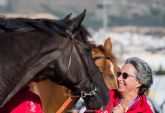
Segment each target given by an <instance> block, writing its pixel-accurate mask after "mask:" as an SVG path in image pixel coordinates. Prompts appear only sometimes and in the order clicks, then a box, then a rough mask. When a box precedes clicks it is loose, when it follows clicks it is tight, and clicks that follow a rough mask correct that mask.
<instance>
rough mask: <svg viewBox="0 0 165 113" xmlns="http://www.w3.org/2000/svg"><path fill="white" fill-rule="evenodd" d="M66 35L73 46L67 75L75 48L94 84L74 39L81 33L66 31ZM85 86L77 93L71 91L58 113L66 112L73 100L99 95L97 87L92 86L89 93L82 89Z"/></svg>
mask: <svg viewBox="0 0 165 113" xmlns="http://www.w3.org/2000/svg"><path fill="white" fill-rule="evenodd" d="M66 33H67V34H68V37H69V39H70V41H71V42H72V46H71V49H70V56H69V62H68V66H67V69H68V71H67V73H66V74H68V72H69V69H70V66H71V62H72V52H73V46H75V48H76V51H77V53H78V55H79V57H80V60H81V63H82V65H83V67H84V69H85V73H86V75H87V77H89V80H90V82H91V83H93V80H92V78H91V76H90V73H89V72H88V69H87V68H88V67H87V66H86V63H85V61H84V59H83V57H82V56H81V53H80V52H79V51H80V49H79V47H78V46H77V44H76V40H75V39H74V38H75V37H76V36H77V34H78V33H79V31H77V32H76V33H75V34H72V33H71V32H69V31H68V30H66ZM98 71H99V69H98V70H97V71H95V72H94V73H92V74H94V75H95V74H97V72H98ZM63 80H64V79H63ZM63 80H62V81H63ZM85 84H86V83H84V84H83V85H82V86H83V87H82V88H80V90H78V91H76V92H70V91H68V96H69V97H68V98H67V100H65V102H64V103H63V104H62V105H61V106H60V108H59V109H58V110H57V112H56V113H61V112H62V111H63V110H65V108H66V107H67V106H68V105H69V104H70V103H71V102H72V100H73V98H80V97H81V98H85V97H87V96H93V95H96V94H97V93H96V92H97V88H96V87H95V86H93V85H91V86H90V87H91V91H89V92H85V91H83V90H82V89H83V88H84V86H85ZM79 92H80V96H79V95H77V93H79Z"/></svg>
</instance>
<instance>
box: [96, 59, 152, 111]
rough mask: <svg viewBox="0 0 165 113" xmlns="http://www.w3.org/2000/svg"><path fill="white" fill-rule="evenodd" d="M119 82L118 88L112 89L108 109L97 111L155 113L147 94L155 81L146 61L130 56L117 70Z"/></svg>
mask: <svg viewBox="0 0 165 113" xmlns="http://www.w3.org/2000/svg"><path fill="white" fill-rule="evenodd" d="M117 82H118V89H112V90H110V101H109V103H108V107H107V109H106V110H97V111H96V112H97V113H111V112H112V113H153V112H152V110H151V109H150V106H149V105H148V103H147V100H146V95H145V92H146V91H147V90H148V89H149V88H150V86H151V84H152V83H153V79H152V70H151V68H150V66H149V65H148V64H147V63H146V62H145V61H143V60H141V59H139V58H137V57H132V58H128V59H127V60H126V62H125V64H124V65H123V67H122V68H121V70H120V71H118V72H117Z"/></svg>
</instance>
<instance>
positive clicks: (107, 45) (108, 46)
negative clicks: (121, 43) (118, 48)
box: [104, 38, 112, 51]
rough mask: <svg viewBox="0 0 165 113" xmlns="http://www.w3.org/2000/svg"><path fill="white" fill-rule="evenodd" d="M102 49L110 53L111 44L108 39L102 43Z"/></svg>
mask: <svg viewBox="0 0 165 113" xmlns="http://www.w3.org/2000/svg"><path fill="white" fill-rule="evenodd" d="M104 47H105V49H106V50H110V51H112V42H111V39H110V38H107V39H106V40H105V42H104Z"/></svg>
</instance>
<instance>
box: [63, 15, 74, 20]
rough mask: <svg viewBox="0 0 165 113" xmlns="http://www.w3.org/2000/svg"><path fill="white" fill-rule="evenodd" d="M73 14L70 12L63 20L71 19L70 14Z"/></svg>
mask: <svg viewBox="0 0 165 113" xmlns="http://www.w3.org/2000/svg"><path fill="white" fill-rule="evenodd" d="M71 15H72V13H70V14H68V15H67V16H66V17H65V18H64V19H63V20H65V21H68V20H70V16H71Z"/></svg>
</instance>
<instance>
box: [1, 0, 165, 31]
mask: <svg viewBox="0 0 165 113" xmlns="http://www.w3.org/2000/svg"><path fill="white" fill-rule="evenodd" d="M83 9H87V16H86V18H85V25H87V26H88V27H91V28H94V29H99V28H100V27H103V20H107V25H108V26H125V25H134V26H160V27H165V21H164V18H165V0H28V1H27V0H1V2H0V13H21V14H25V13H26V14H36V13H51V14H54V15H56V16H58V17H60V18H63V17H64V16H65V15H67V14H68V13H73V15H77V14H79V13H80V12H81V11H82V10H83Z"/></svg>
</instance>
